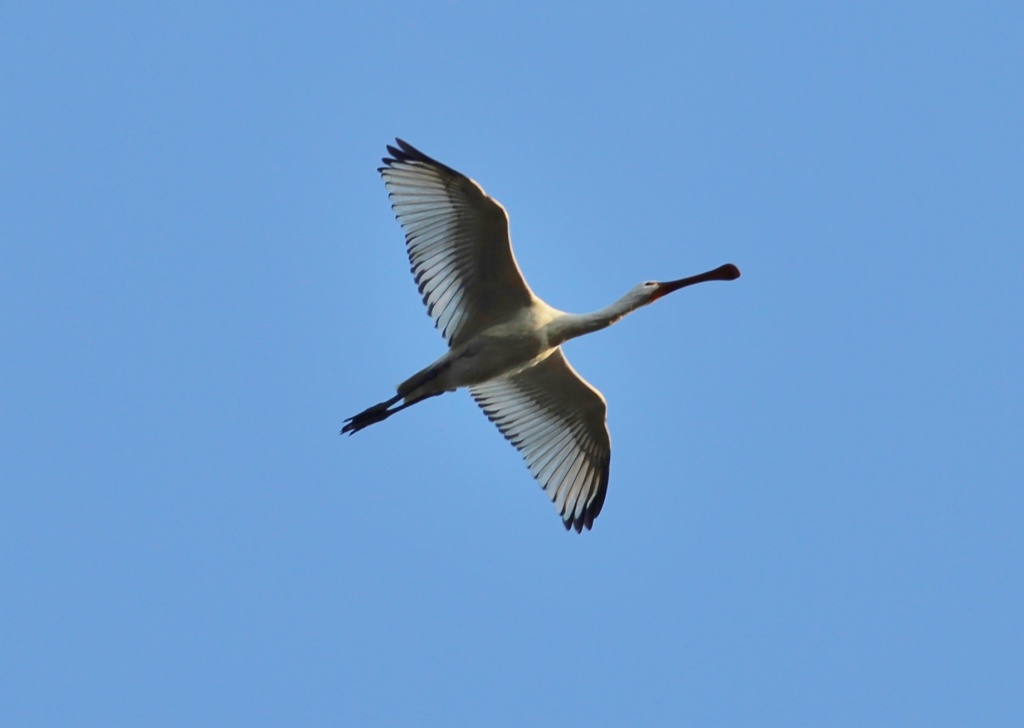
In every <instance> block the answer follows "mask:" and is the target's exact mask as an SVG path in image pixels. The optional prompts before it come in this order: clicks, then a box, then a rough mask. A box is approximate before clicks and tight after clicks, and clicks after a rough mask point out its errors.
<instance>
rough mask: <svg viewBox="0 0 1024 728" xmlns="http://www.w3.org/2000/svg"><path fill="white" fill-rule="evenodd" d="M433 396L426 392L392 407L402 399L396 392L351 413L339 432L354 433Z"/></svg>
mask: <svg viewBox="0 0 1024 728" xmlns="http://www.w3.org/2000/svg"><path fill="white" fill-rule="evenodd" d="M437 394H441V392H437ZM434 396H436V394H428V395H425V396H423V397H418V398H417V399H412V400H409V401H407V402H403V403H402V404H400V405H398V406H397V407H392V405H394V404H397V402H398V401H399V400H400V399H402V395H401V394H396V395H395V396H394V397H392V398H391V399H387V400H384V401H383V402H379V403H377V404H375V405H373V407H367V408H366V409H364V410H363V411H362V412H360V413H359V414H357V415H352V416H351V417H349V418H348V419H347V420H345V426H344V427H342V428H341V433H340V434H342V435H354V434H356V433H357V432H359V431H360V430H361V429H363V428H364V427H369V426H370V425H373V424H376V423H377V422H383V421H384V420H386V419H387V418H388V417H390V416H391V415H393V414H395V413H396V412H401V411H402V410H404V409H405V408H406V407H412V406H413V405H414V404H416V403H417V402H422V401H423V400H425V399H427V398H429V397H434Z"/></svg>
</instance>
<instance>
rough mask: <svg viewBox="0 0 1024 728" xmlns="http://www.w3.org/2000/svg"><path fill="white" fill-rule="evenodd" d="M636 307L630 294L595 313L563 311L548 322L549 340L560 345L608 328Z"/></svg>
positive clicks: (554, 344) (552, 343)
mask: <svg viewBox="0 0 1024 728" xmlns="http://www.w3.org/2000/svg"><path fill="white" fill-rule="evenodd" d="M636 308H637V305H636V304H635V302H634V301H632V300H630V297H629V296H623V297H622V298H620V299H619V300H618V301H616V302H615V303H613V304H612V305H610V306H605V307H604V308H602V309H599V310H597V311H594V312H593V313H583V314H579V313H563V314H562V315H561V316H559V317H558V318H556V319H555V320H553V321H552V322H551V323H550V324H548V341H549V342H550V343H551V345H552V346H558V345H560V344H562V343H563V342H565V341H568V340H569V339H575V338H576V337H577V336H583V335H584V334H590V333H593V332H594V331H600V330H601V329H606V328H608V327H609V326H611V325H612V324H613V323H615V322H616V321H618V320H619V319H621V318H622V317H623V316H625V315H626V314H628V313H631V312H633V311H635V310H636Z"/></svg>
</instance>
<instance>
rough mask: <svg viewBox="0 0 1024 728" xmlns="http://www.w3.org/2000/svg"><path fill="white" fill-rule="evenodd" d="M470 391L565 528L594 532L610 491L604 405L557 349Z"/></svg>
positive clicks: (600, 397)
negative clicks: (534, 361) (539, 487)
mask: <svg viewBox="0 0 1024 728" xmlns="http://www.w3.org/2000/svg"><path fill="white" fill-rule="evenodd" d="M469 391H470V393H471V394H472V395H473V399H475V400H476V402H477V404H479V405H480V407H481V409H483V411H484V414H486V415H487V417H488V419H490V420H491V422H493V423H494V424H496V425H497V426H498V429H499V430H501V434H503V435H504V436H505V438H506V439H507V440H508V441H509V442H511V443H512V444H513V445H515V446H516V449H518V450H519V452H520V454H521V455H522V456H523V459H524V460H525V461H526V464H527V466H528V467H529V468H530V472H531V473H533V476H534V477H535V478H536V479H537V480H538V481H539V482H540V484H541V486H542V487H543V488H544V490H545V491H547V494H548V495H549V496H550V497H551V500H552V501H554V503H555V508H556V509H558V513H559V515H560V516H561V517H562V522H563V523H564V525H565V528H566V530H568V529H569V528H575V529H576V531H577V533H578V532H580V531H582V530H583V528H584V527H586V528H590V527H591V526H593V525H594V519H595V518H597V516H598V514H599V513H600V512H601V506H603V505H604V497H605V494H606V493H607V491H608V467H609V464H610V462H611V439H610V437H609V435H608V426H607V424H606V423H605V413H606V411H607V407H606V405H605V401H604V397H602V396H601V393H600V392H598V391H597V390H596V389H594V388H593V387H592V386H590V384H588V383H587V381H586V380H585V379H583V377H581V376H580V375H579V374H577V373H576V370H575V369H573V368H572V367H571V366H570V365H569V362H568V361H567V360H566V358H565V356H564V355H563V354H562V350H561V349H560V348H559V349H556V350H555V351H554V352H553V353H552V354H551V355H550V356H548V357H547V358H546V359H544V360H543V361H541V362H540V363H538V364H535V365H533V366H531V367H527V368H526V369H523V370H521V371H519V372H517V373H515V374H512V375H510V376H507V377H499V378H497V379H493V380H491V381H489V382H485V383H483V384H478V385H475V386H472V387H470V388H469Z"/></svg>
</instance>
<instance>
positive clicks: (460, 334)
mask: <svg viewBox="0 0 1024 728" xmlns="http://www.w3.org/2000/svg"><path fill="white" fill-rule="evenodd" d="M397 144H398V147H392V146H388V152H389V153H390V154H391V157H385V158H384V165H385V166H383V167H381V168H380V173H381V175H382V176H383V177H384V181H385V185H386V186H387V188H388V190H389V193H390V197H391V198H392V201H393V205H392V206H393V207H394V209H395V212H396V215H397V217H398V220H399V222H400V223H401V224H402V227H403V228H404V229H405V234H406V243H407V248H408V253H409V260H410V262H411V263H412V272H413V275H414V276H415V278H416V281H417V283H418V284H419V288H420V293H422V294H423V301H424V303H425V304H426V305H427V310H428V312H429V313H430V315H431V317H432V318H433V319H434V323H435V325H436V326H437V327H438V329H440V330H441V332H442V334H443V335H444V337H445V338H446V340H447V341H448V345H449V350H448V351H447V352H446V353H445V354H444V355H443V356H441V357H440V358H439V359H438V360H437V361H435V362H434V363H433V364H431V365H430V366H428V367H426V368H425V369H422V370H421V371H419V372H417V373H416V374H414V375H413V376H411V377H409V378H408V379H406V380H405V381H404V382H402V383H401V384H399V385H398V387H397V394H396V395H395V396H394V397H392V398H391V399H389V400H386V401H384V402H381V403H379V404H376V405H374V406H373V407H370V408H368V409H366V410H364V411H363V412H360V413H359V414H357V415H355V416H353V417H350V418H349V419H348V420H347V421H346V424H345V426H344V427H343V428H342V432H343V433H349V434H352V433H355V432H358V431H359V430H361V429H363V428H364V427H367V426H369V425H371V424H374V423H375V422H380V421H381V420H384V419H386V418H387V417H389V416H391V415H392V414H394V413H396V412H398V411H400V410H402V409H405V408H406V407H410V406H412V405H413V404H416V403H417V402H421V401H423V400H424V399H427V398H429V397H434V396H437V395H440V394H443V393H445V392H450V391H454V390H456V389H459V388H462V387H466V388H468V389H469V391H470V393H471V394H472V395H473V398H474V399H475V400H476V401H477V403H478V404H479V405H480V407H481V408H482V409H483V410H484V413H485V414H486V415H487V417H488V418H489V419H490V420H491V421H493V422H494V423H495V424H496V425H497V426H498V429H499V430H501V432H502V434H503V435H505V437H506V438H507V439H508V440H509V441H511V442H512V444H513V445H515V447H516V448H517V449H518V450H519V451H520V452H521V453H522V455H523V458H524V459H525V460H526V463H527V465H528V466H529V468H530V471H531V472H532V473H533V475H534V476H535V477H536V478H537V479H538V480H539V481H540V482H541V484H542V485H543V487H544V489H545V490H546V491H548V494H549V495H550V496H551V498H552V500H553V501H554V502H555V505H556V507H557V508H558V511H559V514H560V515H561V516H562V520H563V523H564V525H565V527H566V528H567V529H568V528H575V529H576V531H577V532H579V531H582V530H583V528H584V527H586V528H588V529H589V528H590V527H591V526H592V525H593V522H594V518H596V517H597V515H598V513H600V511H601V507H602V505H603V503H604V498H605V493H606V491H607V486H608V467H609V462H610V458H611V443H610V438H609V436H608V429H607V426H606V424H605V412H606V406H605V400H604V397H602V396H601V393H600V392H598V391H597V390H596V389H594V387H592V386H591V385H590V384H588V383H587V382H586V380H584V379H583V378H582V377H580V376H579V374H577V373H576V371H575V370H574V369H573V368H572V367H571V366H570V365H569V362H568V361H567V360H566V359H565V356H564V354H563V353H562V350H561V345H562V344H563V343H564V342H565V341H568V340H569V339H572V338H575V337H577V336H582V335H584V334H588V333H591V332H593V331H598V330H600V329H603V328H606V327H608V326H610V325H611V324H613V323H615V322H616V321H618V320H619V319H621V318H622V317H623V316H625V315H626V314H628V313H630V312H632V311H635V310H636V309H637V308H640V307H641V306H644V305H646V304H648V303H651V302H652V301H654V300H657V299H658V298H660V297H661V296H663V295H665V294H667V293H670V292H672V291H675V290H678V289H679V288H683V287H685V286H688V285H692V284H694V283H700V282H702V281H708V280H733V279H735V278H737V277H739V270H738V269H737V268H736V266H733V265H731V264H730V265H724V266H721V267H719V268H716V269H714V270H712V271H708V272H707V273H702V274H700V275H697V276H691V277H689V278H683V279H680V280H677V281H672V282H669V283H658V282H655V281H649V282H646V283H641V284H639V285H638V286H636V287H634V288H633V289H632V290H630V291H629V292H628V293H627V294H626V295H625V296H623V297H622V298H620V299H619V300H618V301H616V302H615V303H613V304H611V305H610V306H607V307H606V308H603V309H600V310H598V311H595V312H594V313H591V314H584V315H578V314H570V313H566V312H564V311H559V310H558V309H556V308H553V307H552V306H549V305H548V304H547V303H545V302H544V301H542V300H541V299H540V298H538V297H537V296H536V295H535V294H534V293H533V291H531V290H530V288H529V286H528V285H527V284H526V281H525V280H524V279H523V276H522V273H521V272H520V270H519V266H518V265H517V264H516V261H515V256H514V255H513V253H512V246H511V244H510V242H509V235H508V216H507V214H506V213H505V209H504V208H503V207H502V206H501V205H500V204H499V203H498V202H497V201H496V200H493V199H492V198H490V197H488V196H487V195H486V193H484V191H483V190H482V189H481V188H480V186H479V185H477V184H476V183H475V182H473V181H472V180H471V179H469V178H468V177H466V176H465V175H462V174H460V173H459V172H456V171H455V170H453V169H451V168H450V167H447V166H445V165H443V164H441V163H440V162H437V161H436V160H433V159H431V158H430V157H428V156H426V155H425V154H423V153H422V152H420V151H419V150H417V149H415V148H414V147H412V146H411V145H409V144H407V143H405V142H403V141H402V140H401V139H399V140H397ZM399 403H401V404H399ZM396 405H397V406H396Z"/></svg>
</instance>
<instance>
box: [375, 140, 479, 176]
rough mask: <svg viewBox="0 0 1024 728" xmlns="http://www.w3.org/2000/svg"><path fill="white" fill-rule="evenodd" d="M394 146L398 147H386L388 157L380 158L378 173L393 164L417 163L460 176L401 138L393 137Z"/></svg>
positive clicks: (459, 173) (460, 174)
mask: <svg viewBox="0 0 1024 728" xmlns="http://www.w3.org/2000/svg"><path fill="white" fill-rule="evenodd" d="M395 144H397V145H398V146H394V145H391V144H388V145H387V150H388V155H389V156H387V157H383V158H381V160H380V161H382V162H383V163H384V166H383V167H379V168H378V169H377V171H378V172H385V171H387V169H388V168H389V167H391V166H393V165H395V164H403V163H404V164H409V163H418V164H429V165H431V166H433V167H437V168H438V169H443V170H444V171H445V172H448V173H449V174H454V175H459V176H462V173H461V172H458V171H457V170H454V169H452V168H451V167H449V166H448V165H447V164H443V163H441V162H438V161H437V160H436V159H434V158H433V157H431V156H428V155H426V154H424V153H423V152H421V151H420V150H419V149H417V148H416V147H414V146H413V145H412V144H410V143H409V142H407V141H405V140H404V139H402V138H401V137H395Z"/></svg>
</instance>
